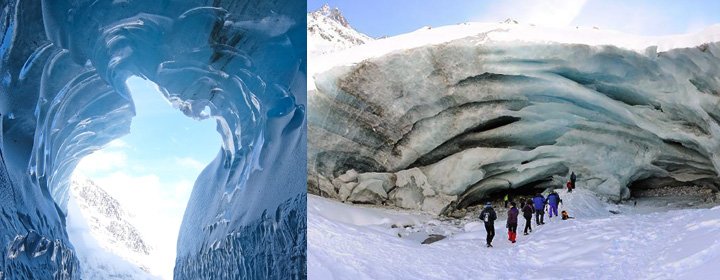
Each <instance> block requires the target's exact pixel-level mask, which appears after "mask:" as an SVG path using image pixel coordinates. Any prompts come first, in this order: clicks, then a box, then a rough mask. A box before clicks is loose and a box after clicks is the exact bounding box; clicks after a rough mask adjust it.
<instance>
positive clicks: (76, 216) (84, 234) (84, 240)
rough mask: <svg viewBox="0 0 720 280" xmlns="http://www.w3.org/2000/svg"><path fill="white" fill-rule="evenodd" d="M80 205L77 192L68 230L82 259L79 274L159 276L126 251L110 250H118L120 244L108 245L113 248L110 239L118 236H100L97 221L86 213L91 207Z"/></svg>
mask: <svg viewBox="0 0 720 280" xmlns="http://www.w3.org/2000/svg"><path fill="white" fill-rule="evenodd" d="M81 208H82V206H79V205H78V203H77V201H76V200H75V196H70V201H69V203H68V216H67V232H68V236H69V238H70V242H72V244H73V245H74V246H75V253H76V256H77V258H78V260H79V262H80V278H82V279H108V280H134V279H142V280H156V279H160V278H159V277H155V276H152V275H150V274H149V273H148V272H147V271H144V270H143V269H140V268H139V267H138V265H137V264H133V263H130V262H129V261H128V256H127V255H125V256H123V257H120V256H118V255H117V254H114V253H111V252H110V251H111V250H113V249H114V250H117V246H112V247H109V249H110V250H108V249H106V248H107V247H108V245H109V244H108V243H109V241H110V242H112V241H116V240H112V238H107V237H103V236H101V240H98V238H97V236H98V234H97V233H98V229H97V227H96V225H94V224H95V223H97V222H98V221H94V220H92V218H91V217H85V216H83V215H85V214H89V213H90V211H91V210H90V209H87V208H86V209H81ZM90 223H93V224H90ZM135 261H137V259H135Z"/></svg>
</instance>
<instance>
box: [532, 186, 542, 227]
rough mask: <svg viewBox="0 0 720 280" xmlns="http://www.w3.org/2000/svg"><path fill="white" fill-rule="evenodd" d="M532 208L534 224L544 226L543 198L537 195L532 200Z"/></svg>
mask: <svg viewBox="0 0 720 280" xmlns="http://www.w3.org/2000/svg"><path fill="white" fill-rule="evenodd" d="M533 206H535V222H536V223H537V225H544V224H545V197H544V196H543V195H542V194H541V193H538V194H537V195H535V197H534V198H533Z"/></svg>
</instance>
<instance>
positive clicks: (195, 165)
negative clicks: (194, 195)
mask: <svg viewBox="0 0 720 280" xmlns="http://www.w3.org/2000/svg"><path fill="white" fill-rule="evenodd" d="M175 163H177V164H178V165H180V166H182V167H188V168H192V169H194V170H197V171H201V170H202V169H203V168H205V164H202V163H201V162H199V161H197V160H196V159H194V158H191V157H184V158H179V157H176V158H175Z"/></svg>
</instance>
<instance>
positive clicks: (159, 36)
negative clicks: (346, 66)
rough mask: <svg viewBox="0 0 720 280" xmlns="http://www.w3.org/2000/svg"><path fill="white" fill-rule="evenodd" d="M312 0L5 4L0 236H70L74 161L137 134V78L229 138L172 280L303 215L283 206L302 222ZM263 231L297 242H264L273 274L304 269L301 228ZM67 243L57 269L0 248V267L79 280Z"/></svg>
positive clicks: (200, 190) (205, 181)
mask: <svg viewBox="0 0 720 280" xmlns="http://www.w3.org/2000/svg"><path fill="white" fill-rule="evenodd" d="M304 7H305V4H304V3H299V2H298V3H295V2H290V3H287V2H286V1H262V2H259V3H257V2H255V1H62V0H61V1H42V2H39V1H25V0H18V1H15V2H4V4H2V6H1V7H0V11H1V14H0V32H2V34H3V35H2V40H1V41H2V44H1V45H0V56H1V57H2V64H0V76H1V77H2V83H1V84H0V117H1V118H2V134H0V137H1V141H2V147H1V148H0V152H1V153H2V158H3V163H4V167H5V166H6V168H2V175H3V176H4V177H7V178H8V180H6V182H8V183H7V184H6V183H3V185H2V186H1V187H0V201H1V202H2V204H1V205H2V210H3V211H4V213H6V215H4V217H3V218H2V223H0V244H6V245H7V246H3V247H5V248H7V247H9V244H11V243H12V242H13V240H15V238H16V236H25V235H27V234H28V232H29V231H30V230H34V231H35V232H36V233H37V234H39V235H40V236H42V237H44V238H47V239H48V240H59V241H60V244H69V242H67V234H66V233H65V229H64V227H65V225H64V211H66V210H65V209H66V203H67V199H68V194H69V188H68V183H69V179H70V174H71V173H72V171H73V169H74V168H75V165H76V164H77V162H78V161H79V159H80V158H82V157H83V156H85V155H87V154H89V153H91V152H93V151H95V150H97V149H99V148H101V147H102V146H103V145H105V144H106V143H108V142H109V141H111V140H113V139H116V138H118V137H120V136H122V135H124V134H126V133H128V132H129V127H130V120H131V118H132V116H133V115H134V105H133V101H132V95H131V93H130V92H129V91H128V89H127V87H126V84H125V82H126V80H127V79H128V78H129V77H132V76H140V77H143V78H146V79H149V80H151V81H153V82H155V83H156V84H157V85H158V86H159V88H160V89H161V92H162V93H163V95H164V96H165V98H167V99H168V100H170V101H171V102H172V103H173V105H174V106H175V107H177V108H178V109H179V110H181V111H183V113H185V115H187V116H188V117H191V118H196V119H204V118H214V119H216V121H217V124H218V132H219V133H220V134H221V136H222V139H223V146H222V148H221V150H220V152H219V154H218V156H217V158H216V159H215V161H214V162H213V163H212V164H211V165H210V166H209V167H208V168H206V169H205V170H204V171H203V173H202V175H201V178H199V180H198V181H197V183H196V185H195V188H194V190H193V194H192V197H191V198H190V202H189V205H188V209H187V212H186V214H185V217H184V221H183V225H182V232H181V233H180V237H179V240H180V241H179V246H178V263H183V265H184V266H185V267H182V268H177V270H176V271H177V273H176V275H175V277H176V278H178V279H195V277H199V278H208V277H211V275H212V274H208V273H209V272H208V271H207V270H204V271H205V272H204V274H203V272H202V271H203V270H202V268H203V267H207V266H209V265H210V264H206V263H202V261H204V260H205V259H206V258H204V257H203V256H205V255H207V254H209V252H207V251H204V250H202V249H203V248H207V247H208V246H209V245H210V244H214V243H216V242H219V241H220V240H224V238H225V237H226V236H231V235H234V234H236V232H239V231H243V232H252V231H253V230H251V229H252V228H253V225H257V224H260V223H263V222H264V221H265V220H275V219H277V220H278V221H279V222H284V221H285V219H294V218H295V217H294V216H292V215H285V216H283V217H279V218H278V217H276V215H277V214H276V213H280V212H277V211H276V210H278V209H280V208H283V207H284V209H297V211H302V213H297V212H296V213H295V214H294V215H297V216H298V217H302V216H304V208H305V206H304V205H305V201H304V200H303V199H301V198H302V197H304V190H305V187H304V185H305V183H304V180H303V179H302V178H301V177H303V178H304V176H305V164H304V161H305V132H304V131H305V117H304V116H305V109H304V104H305V103H306V101H305V84H306V82H305V76H306V74H305V70H304V69H305V66H304V65H305V64H306V61H305V48H306V39H305V31H304V25H305V24H304V22H305V20H304V13H305V12H303V11H302V10H304ZM270 173H272V176H270V175H268V174H270ZM300 175H302V176H300ZM282 203H297V204H298V205H286V206H281V205H282ZM300 204H301V205H300ZM265 211H267V213H269V214H267V215H266V216H262V213H263V212H265ZM302 224H303V226H304V220H302ZM209 227H212V228H213V230H210V231H209V230H207V228H209ZM262 236H263V238H265V240H275V239H276V238H278V237H277V236H282V238H284V239H292V240H294V243H283V244H284V245H293V247H289V248H286V250H287V251H288V252H292V254H287V255H282V254H280V253H279V251H277V250H275V251H273V250H272V249H271V247H272V246H267V247H262V248H257V249H258V250H259V251H258V252H260V253H262V254H265V255H267V256H270V257H271V258H273V259H274V260H276V261H275V262H273V265H272V266H271V268H272V270H273V271H274V273H277V275H301V273H302V271H303V270H299V268H298V267H300V265H299V262H303V264H304V256H305V253H304V252H305V243H304V242H305V239H304V238H305V236H304V234H299V233H298V231H297V230H295V229H290V228H287V227H279V228H278V230H273V231H263V232H262ZM68 246H69V245H68ZM68 248H69V249H68V250H70V251H69V252H70V254H66V255H69V256H70V257H68V258H63V259H62V260H64V262H54V263H50V262H49V261H48V260H45V259H42V258H28V259H17V258H9V257H8V254H2V256H3V257H2V258H0V259H1V260H2V263H3V264H4V267H6V268H8V270H5V269H3V271H4V273H5V275H13V276H17V275H25V277H29V278H35V279H46V278H47V277H43V276H44V275H46V273H51V272H53V271H55V272H59V271H69V273H68V274H67V277H64V278H77V274H73V273H72V272H73V271H76V269H74V268H76V267H77V264H76V259H75V258H74V257H73V255H72V251H71V247H68ZM283 252H284V251H283ZM291 255H292V256H300V257H297V258H292V260H291V257H290V256H291ZM249 257H253V256H249V255H244V254H241V255H239V256H235V257H234V259H235V260H238V261H237V262H236V263H234V264H233V263H229V264H227V265H228V267H233V266H237V267H240V266H242V264H241V263H242V261H243V260H244V259H245V258H249ZM55 260H57V259H55ZM228 260H229V259H228ZM255 265H257V266H258V267H260V266H261V265H260V264H255V263H253V264H252V265H250V267H254V266H255ZM17 267H25V268H24V269H23V270H22V271H20V270H18V269H16V268H17ZM40 267H42V269H40ZM263 267H266V266H264V265H263ZM228 269H229V270H227V271H239V272H240V274H237V275H235V276H234V277H238V278H242V277H246V278H252V277H253V276H255V275H260V274H243V272H245V270H238V269H234V270H230V268H228ZM268 269H269V268H268ZM189 275H193V276H192V277H190V276H189ZM18 277H19V276H18Z"/></svg>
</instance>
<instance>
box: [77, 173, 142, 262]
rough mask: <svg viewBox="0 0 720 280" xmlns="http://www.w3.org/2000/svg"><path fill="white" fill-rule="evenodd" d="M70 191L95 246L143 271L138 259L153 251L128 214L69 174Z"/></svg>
mask: <svg viewBox="0 0 720 280" xmlns="http://www.w3.org/2000/svg"><path fill="white" fill-rule="evenodd" d="M70 190H71V192H72V194H73V197H74V198H75V201H76V202H77V204H78V207H79V208H80V212H81V213H82V215H83V217H84V218H85V220H86V221H87V223H88V225H89V227H90V233H91V234H92V235H93V236H94V237H95V239H96V240H97V242H98V245H100V247H102V248H103V249H105V250H106V251H108V252H110V253H113V254H115V255H117V256H119V257H121V258H123V259H125V260H127V261H129V262H131V263H133V264H135V265H137V266H138V267H140V268H141V269H142V270H144V271H146V272H147V271H148V268H147V267H145V266H144V264H143V263H142V260H143V259H144V258H146V257H147V256H148V255H150V254H151V252H152V250H153V249H152V247H151V246H150V245H149V244H148V243H147V242H146V241H145V240H144V239H143V237H142V236H141V234H140V233H139V231H138V230H137V229H136V228H135V226H133V224H132V223H131V222H132V218H133V217H132V215H130V213H128V211H127V210H125V209H124V208H123V206H122V205H121V204H120V203H119V202H118V201H117V200H116V199H115V198H113V197H112V196H110V195H109V194H108V193H107V192H105V191H104V190H103V189H101V188H100V187H99V186H98V185H97V184H95V182H93V181H92V180H90V178H88V177H86V176H84V175H81V174H79V173H74V174H73V177H72V180H71V183H70Z"/></svg>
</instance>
